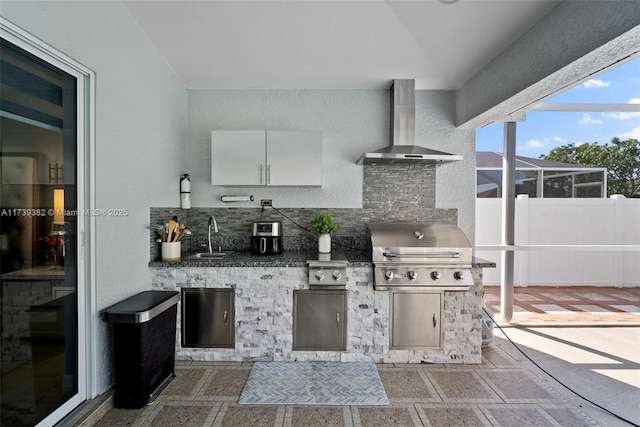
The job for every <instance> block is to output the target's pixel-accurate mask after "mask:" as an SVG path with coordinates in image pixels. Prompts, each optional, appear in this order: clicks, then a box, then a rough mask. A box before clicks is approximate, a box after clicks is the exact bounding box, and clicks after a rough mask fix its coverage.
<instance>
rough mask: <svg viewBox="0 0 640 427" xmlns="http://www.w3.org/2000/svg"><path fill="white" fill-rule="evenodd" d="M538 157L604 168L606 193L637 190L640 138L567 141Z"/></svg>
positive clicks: (639, 187) (630, 193) (639, 185)
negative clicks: (605, 169)
mask: <svg viewBox="0 0 640 427" xmlns="http://www.w3.org/2000/svg"><path fill="white" fill-rule="evenodd" d="M540 158H541V159H545V160H552V161H555V162H564V163H572V164H576V165H583V166H592V167H599V168H607V194H623V195H624V196H625V197H632V196H634V195H637V194H638V193H640V141H638V140H637V139H626V140H624V141H621V140H620V139H619V138H612V139H611V144H604V145H600V144H598V143H597V142H593V143H591V144H588V143H587V144H581V145H575V144H567V145H562V146H560V147H556V148H554V149H553V150H551V151H550V152H549V154H543V155H541V156H540Z"/></svg>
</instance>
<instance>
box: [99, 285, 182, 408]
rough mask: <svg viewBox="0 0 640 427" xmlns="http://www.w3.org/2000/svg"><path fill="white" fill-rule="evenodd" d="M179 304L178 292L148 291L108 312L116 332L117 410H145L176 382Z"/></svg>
mask: <svg viewBox="0 0 640 427" xmlns="http://www.w3.org/2000/svg"><path fill="white" fill-rule="evenodd" d="M179 300H180V293H179V292H177V291H146V292H141V293H139V294H137V295H134V296H132V297H130V298H127V299H125V300H123V301H121V302H119V303H117V304H115V305H113V306H111V307H109V308H107V309H106V310H105V317H106V320H107V322H109V323H110V324H111V327H112V331H113V352H114V362H115V376H116V378H115V393H114V395H113V404H114V406H115V407H116V408H128V409H139V408H142V407H143V406H145V405H147V404H149V403H151V402H153V400H155V398H156V397H158V395H159V394H160V393H161V392H162V390H164V389H165V387H167V385H169V383H170V382H171V380H173V378H175V374H174V365H175V341H176V315H177V304H178V301H179Z"/></svg>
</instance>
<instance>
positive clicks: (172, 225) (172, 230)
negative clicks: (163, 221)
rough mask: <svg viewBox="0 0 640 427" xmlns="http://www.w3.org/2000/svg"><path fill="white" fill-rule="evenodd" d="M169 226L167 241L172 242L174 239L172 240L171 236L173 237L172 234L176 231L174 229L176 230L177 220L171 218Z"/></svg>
mask: <svg viewBox="0 0 640 427" xmlns="http://www.w3.org/2000/svg"><path fill="white" fill-rule="evenodd" d="M168 228H169V231H168V233H167V242H171V241H172V240H171V238H172V236H173V232H174V231H175V229H176V222H175V221H174V220H173V219H170V220H169V222H168Z"/></svg>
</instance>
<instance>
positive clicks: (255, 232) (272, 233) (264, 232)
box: [251, 221, 282, 255]
mask: <svg viewBox="0 0 640 427" xmlns="http://www.w3.org/2000/svg"><path fill="white" fill-rule="evenodd" d="M251 252H252V253H254V254H256V255H278V254H281V253H282V222H280V221H270V222H254V223H253V227H252V233H251Z"/></svg>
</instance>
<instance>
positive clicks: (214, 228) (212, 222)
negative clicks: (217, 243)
mask: <svg viewBox="0 0 640 427" xmlns="http://www.w3.org/2000/svg"><path fill="white" fill-rule="evenodd" d="M211 224H213V232H214V233H217V232H218V223H217V222H216V218H215V217H214V216H213V215H211V216H210V217H209V253H210V254H212V253H213V247H212V246H211ZM219 249H220V248H218V250H219Z"/></svg>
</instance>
